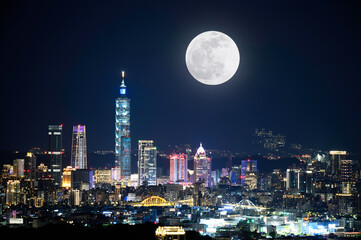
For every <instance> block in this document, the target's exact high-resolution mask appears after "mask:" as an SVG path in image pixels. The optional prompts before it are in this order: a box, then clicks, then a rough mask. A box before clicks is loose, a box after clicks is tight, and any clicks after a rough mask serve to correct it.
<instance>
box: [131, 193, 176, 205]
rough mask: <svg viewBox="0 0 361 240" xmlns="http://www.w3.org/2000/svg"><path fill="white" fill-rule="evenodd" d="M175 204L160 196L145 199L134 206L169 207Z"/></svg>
mask: <svg viewBox="0 0 361 240" xmlns="http://www.w3.org/2000/svg"><path fill="white" fill-rule="evenodd" d="M173 205H174V204H172V203H170V202H168V201H166V200H165V199H164V198H161V197H158V196H151V197H149V198H147V199H144V200H143V201H141V202H140V203H136V204H134V206H135V207H167V206H173Z"/></svg>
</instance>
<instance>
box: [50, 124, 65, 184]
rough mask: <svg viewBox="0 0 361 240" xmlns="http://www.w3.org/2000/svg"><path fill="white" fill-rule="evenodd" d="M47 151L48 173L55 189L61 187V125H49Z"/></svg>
mask: <svg viewBox="0 0 361 240" xmlns="http://www.w3.org/2000/svg"><path fill="white" fill-rule="evenodd" d="M48 135H49V151H48V154H49V155H50V167H49V169H48V171H49V172H50V174H51V177H52V178H53V179H54V185H55V187H61V183H62V180H61V176H62V165H63V156H62V155H63V125H62V124H61V125H49V128H48Z"/></svg>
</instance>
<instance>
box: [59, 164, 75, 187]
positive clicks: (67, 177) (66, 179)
mask: <svg viewBox="0 0 361 240" xmlns="http://www.w3.org/2000/svg"><path fill="white" fill-rule="evenodd" d="M74 171H75V168H73V167H72V166H67V167H66V168H64V170H63V181H62V184H61V186H62V187H63V188H66V189H70V188H71V187H72V186H71V174H72V172H74Z"/></svg>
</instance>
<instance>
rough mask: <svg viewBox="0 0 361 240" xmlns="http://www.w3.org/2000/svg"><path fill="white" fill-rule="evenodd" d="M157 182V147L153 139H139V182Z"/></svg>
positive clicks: (154, 183) (150, 183)
mask: <svg viewBox="0 0 361 240" xmlns="http://www.w3.org/2000/svg"><path fill="white" fill-rule="evenodd" d="M144 183H146V184H148V185H156V184H157V147H155V146H153V140H139V141H138V184H139V186H140V185H142V184H144Z"/></svg>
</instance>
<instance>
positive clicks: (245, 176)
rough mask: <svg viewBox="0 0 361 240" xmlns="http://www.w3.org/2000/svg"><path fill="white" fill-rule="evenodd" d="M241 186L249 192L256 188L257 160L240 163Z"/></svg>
mask: <svg viewBox="0 0 361 240" xmlns="http://www.w3.org/2000/svg"><path fill="white" fill-rule="evenodd" d="M241 185H242V186H246V187H247V188H248V189H249V190H253V189H256V188H257V160H251V159H247V160H242V161H241Z"/></svg>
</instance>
